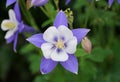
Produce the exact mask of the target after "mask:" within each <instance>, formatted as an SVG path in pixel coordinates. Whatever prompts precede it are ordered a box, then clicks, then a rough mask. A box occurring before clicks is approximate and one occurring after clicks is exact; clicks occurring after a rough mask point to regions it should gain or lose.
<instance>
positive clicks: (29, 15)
mask: <svg viewBox="0 0 120 82" xmlns="http://www.w3.org/2000/svg"><path fill="white" fill-rule="evenodd" d="M19 3H20V7H21V10H22V12H23V14H24V16H25V19H26V20H27V21H28V22H29V23H30V24H31V26H32V27H33V28H35V29H36V30H39V28H38V26H37V25H36V23H35V21H34V19H33V17H32V15H31V13H30V12H29V11H28V10H27V8H26V5H25V3H24V1H23V0H19Z"/></svg>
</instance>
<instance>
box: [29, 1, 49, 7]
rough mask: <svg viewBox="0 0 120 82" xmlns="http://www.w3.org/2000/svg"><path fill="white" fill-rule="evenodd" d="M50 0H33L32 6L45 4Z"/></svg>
mask: <svg viewBox="0 0 120 82" xmlns="http://www.w3.org/2000/svg"><path fill="white" fill-rule="evenodd" d="M48 1H49V0H31V6H43V5H45V4H46V3H47V2H48Z"/></svg>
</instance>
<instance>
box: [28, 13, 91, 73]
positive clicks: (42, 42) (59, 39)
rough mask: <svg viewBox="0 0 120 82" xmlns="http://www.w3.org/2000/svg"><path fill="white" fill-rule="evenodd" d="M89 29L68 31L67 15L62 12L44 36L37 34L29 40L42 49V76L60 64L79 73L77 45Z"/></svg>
mask: <svg viewBox="0 0 120 82" xmlns="http://www.w3.org/2000/svg"><path fill="white" fill-rule="evenodd" d="M88 32H89V29H84V28H82V29H74V30H72V31H71V30H70V29H68V23H67V18H66V15H65V14H64V12H63V11H60V12H59V13H58V14H57V16H56V19H55V21H54V26H50V27H49V28H48V29H47V30H46V31H45V32H44V33H43V34H42V33H40V34H35V35H33V36H32V37H30V38H28V39H27V40H28V41H29V42H30V43H32V44H34V45H35V46H36V47H38V48H41V49H42V52H43V58H42V60H41V64H40V71H41V73H42V74H47V73H49V72H51V71H52V70H53V69H54V68H55V67H56V65H57V64H58V62H60V64H61V65H62V66H63V67H64V68H65V69H67V70H68V71H70V72H73V73H75V74H77V73H78V62H77V59H76V57H75V55H74V53H75V51H76V46H77V44H78V43H79V42H80V41H81V40H82V39H83V38H84V37H85V36H86V34H87V33H88Z"/></svg>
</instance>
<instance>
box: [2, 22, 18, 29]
mask: <svg viewBox="0 0 120 82" xmlns="http://www.w3.org/2000/svg"><path fill="white" fill-rule="evenodd" d="M4 26H5V27H6V28H8V29H13V28H15V27H16V24H15V23H13V22H7V23H5V24H4Z"/></svg>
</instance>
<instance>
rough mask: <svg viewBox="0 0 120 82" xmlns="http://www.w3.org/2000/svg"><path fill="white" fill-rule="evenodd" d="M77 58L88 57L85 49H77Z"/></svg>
mask: <svg viewBox="0 0 120 82" xmlns="http://www.w3.org/2000/svg"><path fill="white" fill-rule="evenodd" d="M75 55H76V57H82V56H86V55H88V54H87V53H86V52H85V51H84V50H83V49H80V48H77V50H76V52H75Z"/></svg>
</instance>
